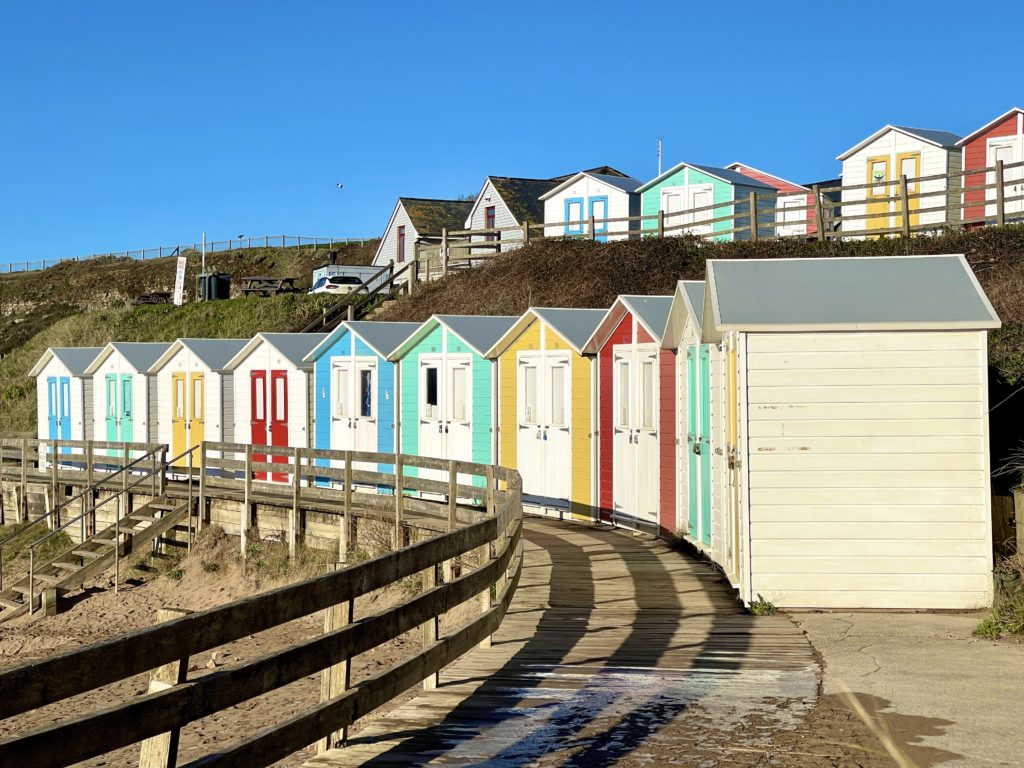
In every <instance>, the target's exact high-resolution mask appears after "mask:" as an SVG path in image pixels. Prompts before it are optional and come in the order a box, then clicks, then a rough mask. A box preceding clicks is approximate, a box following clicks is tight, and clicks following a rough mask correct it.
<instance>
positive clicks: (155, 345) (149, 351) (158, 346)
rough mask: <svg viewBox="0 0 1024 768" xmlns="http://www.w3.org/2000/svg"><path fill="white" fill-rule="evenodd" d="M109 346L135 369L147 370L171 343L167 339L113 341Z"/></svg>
mask: <svg viewBox="0 0 1024 768" xmlns="http://www.w3.org/2000/svg"><path fill="white" fill-rule="evenodd" d="M110 346H111V347H112V348H114V349H115V350H117V351H118V352H120V353H121V356H122V357H123V358H124V359H125V360H127V361H128V364H129V365H131V367H132V368H134V369H135V370H136V371H148V370H149V369H150V367H151V366H152V365H153V363H155V362H156V361H157V360H159V359H160V355H162V354H163V353H164V352H166V351H167V350H168V348H170V346H171V344H170V342H168V341H139V342H134V341H132V342H125V341H114V342H111V344H110Z"/></svg>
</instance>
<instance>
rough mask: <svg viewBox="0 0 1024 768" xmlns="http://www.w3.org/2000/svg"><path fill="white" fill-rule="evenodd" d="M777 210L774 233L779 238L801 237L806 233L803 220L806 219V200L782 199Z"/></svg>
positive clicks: (801, 198)
mask: <svg viewBox="0 0 1024 768" xmlns="http://www.w3.org/2000/svg"><path fill="white" fill-rule="evenodd" d="M778 202H779V206H778V207H779V208H781V209H782V210H781V211H779V212H778V213H777V214H775V221H776V227H775V231H776V234H777V235H778V236H779V237H790V236H793V235H802V234H804V233H806V232H807V225H806V224H804V223H803V222H804V220H805V219H806V218H807V208H806V206H807V199H806V198H805V197H803V196H800V197H784V198H780V199H779V201H778Z"/></svg>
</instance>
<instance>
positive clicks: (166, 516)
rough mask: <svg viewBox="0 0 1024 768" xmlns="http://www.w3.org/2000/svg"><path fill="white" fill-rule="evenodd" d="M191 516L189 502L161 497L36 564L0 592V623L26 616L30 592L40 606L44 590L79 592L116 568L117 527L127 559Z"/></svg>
mask: <svg viewBox="0 0 1024 768" xmlns="http://www.w3.org/2000/svg"><path fill="white" fill-rule="evenodd" d="M187 515H188V502H187V501H183V500H182V501H173V500H171V499H168V498H167V496H159V497H157V498H156V499H154V500H153V501H151V502H149V503H148V504H145V505H143V506H142V507H140V508H139V509H137V510H135V511H133V512H131V513H129V514H127V515H125V516H124V517H122V518H121V519H119V520H118V521H117V523H116V524H113V525H108V526H107V527H106V528H104V529H102V530H100V531H97V532H96V533H95V534H93V535H92V536H91V537H90V538H87V539H86V540H85V541H83V542H82V543H80V544H76V545H75V546H74V547H72V548H71V549H69V550H67V551H65V552H63V553H61V554H59V555H57V556H55V557H54V558H53V559H52V560H50V561H48V562H44V563H41V564H36V566H35V569H34V570H33V573H32V575H31V577H30V576H29V574H25V575H24V576H22V577H21V578H20V579H18V580H16V581H15V582H14V583H13V584H12V585H11V586H10V587H8V588H6V589H4V590H3V591H2V592H0V622H4V621H7V620H8V619H13V618H14V617H15V616H20V615H21V614H23V613H25V612H26V611H27V610H28V607H29V594H30V593H31V594H32V600H33V603H34V604H35V606H36V607H38V606H39V604H40V601H41V599H42V593H43V590H45V589H49V588H51V587H55V588H56V589H57V590H58V591H59V592H68V591H70V590H73V589H78V588H80V587H82V586H83V585H84V584H85V582H87V581H88V580H89V579H91V578H94V577H96V576H97V575H99V574H101V573H103V571H105V570H106V569H107V568H109V567H110V566H111V565H113V563H114V542H115V541H116V540H117V534H116V533H115V526H116V531H119V532H120V533H121V534H122V536H125V537H126V539H122V541H121V556H122V557H124V556H125V555H127V554H128V553H130V552H132V551H133V550H135V549H136V548H137V547H138V546H140V545H142V544H146V543H147V542H150V541H153V540H154V539H156V538H157V537H158V536H161V535H163V534H164V533H166V532H167V531H169V530H170V529H171V528H173V527H174V526H175V525H177V524H178V523H180V522H181V521H182V520H184V519H185V518H186V516H187ZM30 580H31V581H32V585H31V586H30V585H29V582H30Z"/></svg>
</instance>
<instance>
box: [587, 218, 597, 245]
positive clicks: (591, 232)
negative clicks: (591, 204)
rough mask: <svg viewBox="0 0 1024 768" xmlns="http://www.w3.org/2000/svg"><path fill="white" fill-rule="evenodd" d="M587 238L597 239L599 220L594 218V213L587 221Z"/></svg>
mask: <svg viewBox="0 0 1024 768" xmlns="http://www.w3.org/2000/svg"><path fill="white" fill-rule="evenodd" d="M587 239H588V240H596V239H597V221H596V220H595V219H594V217H593V215H591V217H590V220H589V221H587Z"/></svg>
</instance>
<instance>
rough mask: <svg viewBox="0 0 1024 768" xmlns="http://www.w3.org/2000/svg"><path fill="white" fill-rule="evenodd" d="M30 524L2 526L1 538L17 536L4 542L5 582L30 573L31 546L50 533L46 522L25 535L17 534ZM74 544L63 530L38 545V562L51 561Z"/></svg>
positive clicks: (36, 552) (36, 554) (36, 556)
mask: <svg viewBox="0 0 1024 768" xmlns="http://www.w3.org/2000/svg"><path fill="white" fill-rule="evenodd" d="M28 525H29V524H28V523H12V524H10V525H2V526H0V539H6V538H7V537H8V536H15V538H14V539H13V540H11V541H10V542H8V543H7V544H4V551H3V567H4V583H7V582H8V580H9V579H10V577H11V576H15V577H17V576H20V575H22V574H24V573H28V565H29V559H30V557H29V547H30V546H31V545H32V544H33V543H34V542H36V541H39V539H41V538H42V537H43V536H45V535H46V534H47V533H49V531H48V530H47V528H46V525H45V523H40V524H39V525H37V526H35V527H34V528H33V529H32V530H31V533H29V534H27V535H25V536H17V534H18V533H19V532H21V531H24V530H25V529H26V528H27V527H28ZM72 544H73V542H72V541H71V538H70V537H69V536H68V534H67V532H65V531H61V532H60V533H58V534H56V535H54V536H51V537H50V538H48V539H47V540H46V541H45V542H43V543H42V544H40V545H39V546H38V547H36V550H35V562H36V564H39V563H46V562H49V561H50V560H52V559H53V558H55V557H57V556H58V555H61V554H63V553H64V552H67V551H68V550H69V549H71V546H72ZM12 583H13V582H12Z"/></svg>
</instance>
